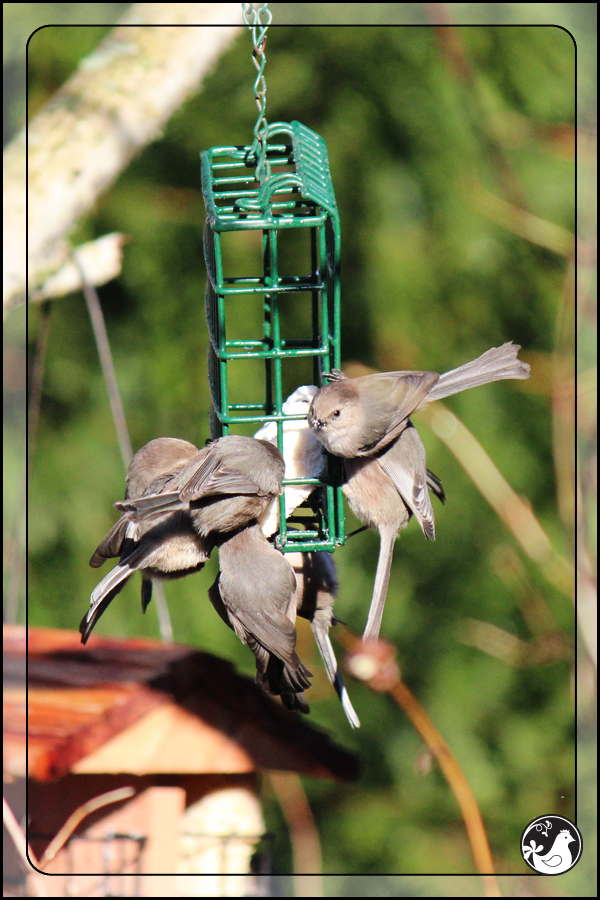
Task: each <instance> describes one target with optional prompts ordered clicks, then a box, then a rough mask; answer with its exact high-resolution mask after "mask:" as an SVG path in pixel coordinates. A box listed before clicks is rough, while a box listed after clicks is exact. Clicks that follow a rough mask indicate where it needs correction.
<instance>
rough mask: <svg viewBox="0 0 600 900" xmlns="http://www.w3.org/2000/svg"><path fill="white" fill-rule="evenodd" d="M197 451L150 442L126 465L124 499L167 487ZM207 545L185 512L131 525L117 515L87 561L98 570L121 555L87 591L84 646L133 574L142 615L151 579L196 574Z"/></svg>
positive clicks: (178, 443)
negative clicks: (139, 592)
mask: <svg viewBox="0 0 600 900" xmlns="http://www.w3.org/2000/svg"><path fill="white" fill-rule="evenodd" d="M197 453H198V450H197V448H196V447H194V445H193V444H190V443H189V442H188V441H182V440H178V439H177V438H157V439H156V440H154V441H150V443H149V444H146V445H145V446H144V447H142V448H141V449H140V450H138V452H137V453H136V454H135V456H134V457H133V459H132V460H131V463H130V464H129V468H128V470H127V476H126V479H125V486H126V489H125V497H126V498H131V499H133V498H136V497H141V496H143V494H144V492H145V491H147V490H148V489H151V490H152V491H155V490H157V488H158V486H159V485H163V486H168V485H169V484H170V483H171V482H172V480H173V479H175V478H176V477H177V474H178V473H179V472H180V471H181V470H182V469H183V468H184V467H185V466H186V465H187V464H188V463H189V461H190V460H191V459H193V458H194V456H195V455H196V454H197ZM212 547H213V541H212V540H211V539H210V538H207V537H205V536H201V535H200V534H198V532H197V531H196V529H195V528H194V524H193V522H192V519H191V516H190V514H189V512H185V511H176V512H166V513H163V514H162V515H158V516H154V517H152V518H148V519H146V520H144V521H143V522H131V521H129V519H128V518H127V517H126V516H124V515H122V516H121V518H120V519H119V521H118V522H117V523H116V524H115V525H113V527H112V528H111V530H110V531H109V532H108V534H107V535H106V537H105V538H104V539H103V540H102V541H101V542H100V544H99V545H98V547H97V549H96V550H95V552H94V554H93V556H92V558H91V559H90V566H92V567H93V568H98V567H99V566H101V565H102V564H103V563H104V562H105V561H106V560H107V559H112V558H114V557H120V561H119V564H118V566H115V568H114V569H112V570H111V571H110V572H109V573H108V575H106V576H105V577H104V578H103V579H102V581H101V582H100V583H99V584H98V585H97V586H96V587H95V588H94V590H93V591H92V595H91V598H90V607H89V609H88V611H87V613H86V615H85V616H84V618H83V619H82V621H81V625H80V627H79V630H80V632H81V640H82V643H84V644H85V643H86V641H87V639H88V638H89V636H90V633H91V631H92V629H93V627H94V625H95V624H96V622H97V621H98V619H99V618H100V616H101V615H102V613H103V612H104V610H105V609H106V608H107V606H108V605H109V604H110V602H111V601H112V600H113V599H114V598H115V597H116V595H117V594H118V593H119V591H120V590H121V589H122V587H123V586H124V584H125V582H126V581H127V580H128V579H129V578H131V576H132V575H133V573H134V572H136V571H140V572H141V574H142V610H143V611H144V612H145V611H146V608H147V606H148V604H149V603H150V600H151V598H152V581H153V580H154V579H157V580H162V579H170V578H181V577H182V576H184V575H189V574H191V573H192V572H197V571H199V570H200V569H201V568H202V567H203V566H204V564H205V562H206V561H207V560H208V558H209V556H210V552H211V550H212Z"/></svg>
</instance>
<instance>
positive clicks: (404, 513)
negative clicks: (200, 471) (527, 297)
mask: <svg viewBox="0 0 600 900" xmlns="http://www.w3.org/2000/svg"><path fill="white" fill-rule="evenodd" d="M519 350H520V347H519V346H518V345H517V344H512V343H510V342H509V343H506V344H503V345H502V346H501V347H493V348H491V349H490V350H487V351H486V352H485V353H483V354H482V355H481V356H479V357H478V358H477V359H474V360H472V361H471V362H469V363H465V365H463V366H459V367H458V368H457V369H452V370H451V371H450V372H446V373H445V374H444V375H438V374H437V373H436V372H381V373H378V374H375V375H365V376H363V377H361V378H346V376H345V375H344V374H343V372H339V371H336V372H333V373H332V375H331V376H330V383H329V384H327V385H325V386H324V387H322V388H321V389H320V390H319V392H318V393H317V394H316V395H315V397H314V399H313V401H312V404H311V407H310V410H309V414H308V424H309V427H310V428H311V429H312V431H313V433H314V434H315V435H316V437H317V438H318V439H319V440H320V441H321V443H322V444H323V446H324V447H325V449H326V450H328V451H329V452H330V453H333V454H334V455H335V456H341V457H344V459H345V463H344V467H345V470H346V483H345V484H344V486H343V490H344V493H345V495H346V497H347V499H348V502H349V504H350V508H351V509H352V511H353V512H354V513H355V514H356V515H357V517H358V518H359V519H360V520H361V521H362V522H363V523H364V524H365V525H368V526H369V527H371V528H376V529H378V531H379V535H380V549H379V560H378V563H377V571H376V574H375V584H374V589H373V597H372V600H371V606H370V609H369V616H368V619H367V625H366V628H365V631H364V634H363V639H371V640H374V639H376V638H377V637H378V636H379V630H380V626H381V618H382V615H383V608H384V605H385V597H386V593H387V587H388V583H389V576H390V568H391V564H392V556H393V549H394V543H395V541H396V538H397V537H398V533H399V531H400V529H401V528H404V527H405V526H406V525H407V523H408V520H409V519H410V517H411V515H413V514H414V516H415V518H416V519H417V520H418V522H419V524H420V525H421V528H422V529H423V533H424V534H425V537H427V538H429V539H430V540H433V539H434V538H435V527H434V518H433V508H432V506H431V500H430V498H429V492H428V486H429V487H432V489H434V491H435V485H436V482H437V484H439V481H438V480H437V479H436V478H435V476H432V475H431V473H428V470H427V465H426V460H425V448H424V447H423V444H422V442H421V439H420V437H419V435H418V434H417V431H416V429H415V428H414V427H413V425H412V423H411V421H410V419H409V416H411V415H412V414H413V413H414V412H418V411H419V410H421V409H424V408H425V406H427V405H428V404H429V403H431V402H433V401H434V400H441V399H442V398H444V397H448V396H450V395H451V394H455V393H457V392H458V391H464V390H467V389H468V388H472V387H476V386H478V385H482V384H487V383H488V382H491V381H500V380H502V379H505V378H518V379H521V378H528V377H529V366H528V365H527V363H524V362H522V361H521V360H519V359H518V357H517V354H518V351H519ZM440 487H441V485H440ZM435 492H436V493H438V492H437V491H435ZM438 496H439V494H438Z"/></svg>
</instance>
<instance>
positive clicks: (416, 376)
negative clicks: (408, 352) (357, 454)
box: [361, 372, 440, 456]
mask: <svg viewBox="0 0 600 900" xmlns="http://www.w3.org/2000/svg"><path fill="white" fill-rule="evenodd" d="M439 377H440V376H439V375H438V374H437V372H381V373H379V374H377V375H366V376H365V378H373V379H378V381H377V382H375V381H374V382H373V386H374V387H375V388H376V391H375V394H376V395H379V397H380V401H379V403H378V402H377V399H376V397H372V396H370V394H371V392H370V391H369V392H367V393H366V395H365V396H366V400H367V405H368V409H367V411H368V412H369V416H370V418H371V420H372V421H377V418H378V416H379V411H378V410H377V407H378V406H379V405H381V404H383V405H384V406H385V412H384V416H385V419H386V420H387V422H388V427H387V429H386V433H385V435H384V436H383V437H382V438H381V439H380V440H379V441H378V442H377V444H375V445H374V446H372V447H369V448H368V453H367V454H366V455H368V456H373V455H374V454H375V453H377V452H378V451H379V450H382V449H383V448H384V447H387V446H388V445H389V444H391V443H392V441H395V440H396V438H397V437H398V435H399V434H400V433H401V432H402V431H403V430H404V429H405V428H406V422H407V419H408V417H409V416H410V415H411V414H412V413H413V412H414V411H415V409H416V408H417V407H418V406H419V404H420V403H421V402H422V400H423V399H424V398H425V397H426V396H427V394H428V393H429V391H430V390H431V389H432V387H433V386H434V385H435V384H436V383H437V381H438V379H439ZM361 455H362V454H361Z"/></svg>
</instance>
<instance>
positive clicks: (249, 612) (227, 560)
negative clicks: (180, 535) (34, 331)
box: [208, 522, 311, 713]
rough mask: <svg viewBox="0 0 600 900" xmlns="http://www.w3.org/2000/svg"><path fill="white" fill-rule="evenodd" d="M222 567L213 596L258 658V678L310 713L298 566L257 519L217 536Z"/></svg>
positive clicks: (292, 706)
mask: <svg viewBox="0 0 600 900" xmlns="http://www.w3.org/2000/svg"><path fill="white" fill-rule="evenodd" d="M216 542H217V544H218V547H219V568H220V572H219V574H218V576H217V579H216V581H215V582H214V584H213V585H212V586H211V588H210V590H209V592H208V596H209V598H210V601H211V603H212V604H213V606H214V608H215V609H216V611H217V612H218V614H219V615H220V616H221V618H222V619H223V621H224V622H225V623H226V624H227V625H229V627H230V628H232V629H233V630H234V631H235V633H236V634H237V636H238V637H239V639H240V640H241V641H242V643H244V644H246V645H247V646H248V647H249V648H250V649H251V650H252V652H253V653H254V656H255V657H256V681H257V683H258V684H261V685H262V686H263V687H264V689H265V690H266V691H268V693H270V694H274V695H276V696H281V699H282V701H283V703H284V705H285V706H287V707H288V709H297V710H300V711H301V712H304V713H308V712H309V706H308V703H307V702H306V700H305V698H304V693H303V691H304V690H305V689H306V688H308V687H310V676H311V673H310V672H309V670H308V669H307V668H306V666H305V665H304V663H303V662H302V661H301V660H300V658H299V657H298V655H297V653H296V651H295V646H296V629H295V627H294V621H295V615H292V616H290V615H288V610H289V608H290V604H291V603H292V599H293V597H294V595H295V592H296V578H295V575H294V570H293V569H292V567H291V565H290V563H289V562H288V561H287V559H286V558H285V556H284V555H283V553H281V552H280V551H279V550H276V549H275V547H273V545H272V544H270V543H269V542H268V540H267V539H266V537H265V535H264V534H263V532H262V530H261V528H260V525H259V524H258V523H257V522H252V523H250V524H249V525H246V526H245V527H242V528H238V529H237V530H235V531H233V532H231V533H230V534H222V535H219V536H218V537H217V538H216Z"/></svg>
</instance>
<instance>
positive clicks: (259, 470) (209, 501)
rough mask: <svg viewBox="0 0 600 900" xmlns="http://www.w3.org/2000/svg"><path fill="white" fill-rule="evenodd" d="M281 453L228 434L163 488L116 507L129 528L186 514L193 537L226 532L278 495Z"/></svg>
mask: <svg viewBox="0 0 600 900" xmlns="http://www.w3.org/2000/svg"><path fill="white" fill-rule="evenodd" d="M284 470H285V466H284V462H283V457H282V456H281V453H280V452H279V450H278V449H277V447H274V446H273V445H272V444H270V443H269V442H268V441H257V440H256V439H255V438H251V437H244V436H242V435H238V434H228V435H225V437H222V438H219V439H218V440H216V441H213V442H212V443H210V444H209V445H208V446H207V447H203V448H202V449H201V450H196V453H195V454H194V455H193V456H192V457H191V458H190V460H189V462H188V463H187V465H185V466H184V467H183V468H181V469H179V470H178V472H177V473H176V474H175V475H174V476H173V477H170V478H168V479H167V480H166V481H164V482H160V483H157V485H156V488H155V489H153V485H150V487H149V488H148V489H147V490H146V491H144V494H143V496H141V497H137V498H127V499H125V500H124V501H122V502H120V503H115V507H116V508H117V509H118V510H120V511H121V512H122V513H124V514H125V515H126V516H127V518H128V519H130V520H131V521H132V522H141V521H144V520H145V519H147V518H151V517H153V516H155V515H160V514H162V513H164V512H167V511H171V512H172V511H175V510H177V511H182V510H183V511H185V512H189V513H190V515H191V518H192V521H193V523H194V527H195V529H196V531H197V532H198V534H201V535H208V534H209V533H210V532H212V531H215V532H227V531H233V529H234V528H239V527H240V525H246V524H247V523H248V522H250V521H251V520H252V519H255V518H257V517H258V516H260V514H261V513H262V512H263V511H264V509H265V508H266V507H267V506H268V505H269V504H270V503H271V502H272V501H273V500H274V499H275V497H277V496H278V495H279V494H280V493H281V484H282V481H283V473H284Z"/></svg>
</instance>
